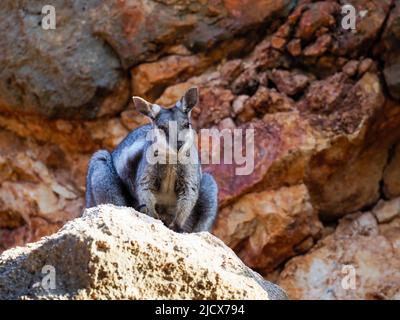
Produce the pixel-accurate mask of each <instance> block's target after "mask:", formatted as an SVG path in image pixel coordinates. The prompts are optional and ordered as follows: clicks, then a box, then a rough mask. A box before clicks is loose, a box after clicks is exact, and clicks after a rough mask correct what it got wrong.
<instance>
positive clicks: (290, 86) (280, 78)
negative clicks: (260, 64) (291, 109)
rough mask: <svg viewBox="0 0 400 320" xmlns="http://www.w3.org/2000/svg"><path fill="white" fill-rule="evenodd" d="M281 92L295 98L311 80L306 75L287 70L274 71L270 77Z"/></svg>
mask: <svg viewBox="0 0 400 320" xmlns="http://www.w3.org/2000/svg"><path fill="white" fill-rule="evenodd" d="M270 78H271V80H272V81H273V82H274V83H275V85H276V86H277V88H278V89H279V91H281V92H283V93H286V94H287V95H289V96H293V95H295V94H297V93H299V92H301V91H303V90H304V89H305V88H306V86H307V85H308V83H309V81H310V79H309V77H307V76H306V75H304V74H301V73H296V72H289V71H286V70H273V71H272V72H271V76H270Z"/></svg>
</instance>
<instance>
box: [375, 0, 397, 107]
mask: <svg viewBox="0 0 400 320" xmlns="http://www.w3.org/2000/svg"><path fill="white" fill-rule="evenodd" d="M393 5H394V8H393V9H392V11H391V13H390V16H389V18H388V21H387V23H386V28H385V30H384V32H383V35H382V39H381V42H380V44H379V46H380V47H381V48H380V49H381V51H383V52H382V53H381V54H383V55H384V61H385V68H384V70H383V74H384V76H385V80H386V84H387V86H388V88H389V91H390V94H391V96H392V97H393V98H395V99H397V100H399V99H400V59H399V54H400V30H399V23H400V4H399V3H398V1H394V2H393Z"/></svg>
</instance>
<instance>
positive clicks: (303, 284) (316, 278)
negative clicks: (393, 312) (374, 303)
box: [278, 212, 400, 300]
mask: <svg viewBox="0 0 400 320" xmlns="http://www.w3.org/2000/svg"><path fill="white" fill-rule="evenodd" d="M399 222H400V219H399V218H397V219H395V220H393V221H392V222H391V223H387V224H380V225H378V224H377V222H376V220H375V218H374V216H373V215H372V214H371V213H369V212H367V213H357V214H354V215H352V216H347V217H345V218H343V219H341V220H340V222H339V226H338V228H337V229H336V231H335V233H334V234H332V235H329V236H327V237H326V238H324V239H322V240H321V241H320V242H318V243H317V245H316V246H315V247H314V248H313V249H312V250H311V251H310V252H309V253H307V254H306V255H304V256H299V257H295V258H293V259H291V260H289V262H288V263H286V265H285V268H284V270H283V271H282V272H281V274H280V277H279V280H278V284H279V285H280V286H282V287H283V288H284V289H285V290H286V291H287V293H288V295H289V296H290V297H291V298H292V299H318V300H319V299H339V300H340V299H398V298H399V297H400V273H399V270H400V246H399V243H400V223H399ZM353 285H354V286H353Z"/></svg>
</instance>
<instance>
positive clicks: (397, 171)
mask: <svg viewBox="0 0 400 320" xmlns="http://www.w3.org/2000/svg"><path fill="white" fill-rule="evenodd" d="M391 151H392V152H391V154H389V161H388V163H387V166H386V168H385V171H384V173H383V192H384V193H385V196H386V197H388V198H394V197H400V144H399V143H398V144H397V145H396V146H394V147H393V149H392V150H391Z"/></svg>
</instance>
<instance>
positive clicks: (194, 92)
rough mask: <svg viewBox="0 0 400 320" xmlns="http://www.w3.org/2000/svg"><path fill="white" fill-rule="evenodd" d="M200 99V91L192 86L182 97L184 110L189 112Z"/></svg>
mask: <svg viewBox="0 0 400 320" xmlns="http://www.w3.org/2000/svg"><path fill="white" fill-rule="evenodd" d="M198 100H199V91H198V89H197V88H196V87H192V88H190V89H189V90H188V91H186V93H185V94H184V96H183V97H182V99H181V105H180V106H181V108H182V111H183V112H186V113H189V112H190V111H191V110H192V109H193V107H194V106H195V105H196V104H197V102H198Z"/></svg>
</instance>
